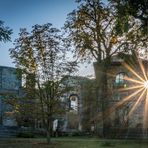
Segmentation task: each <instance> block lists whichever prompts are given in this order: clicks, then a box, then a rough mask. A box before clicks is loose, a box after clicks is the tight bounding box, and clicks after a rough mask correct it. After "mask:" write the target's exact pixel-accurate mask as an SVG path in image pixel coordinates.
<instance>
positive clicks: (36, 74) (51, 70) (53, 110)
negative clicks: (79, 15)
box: [10, 23, 76, 142]
mask: <svg viewBox="0 0 148 148" xmlns="http://www.w3.org/2000/svg"><path fill="white" fill-rule="evenodd" d="M59 32H60V31H59V30H58V29H56V28H53V27H52V25H51V24H49V23H48V24H44V25H35V26H33V27H32V31H31V33H29V32H27V30H26V29H21V30H20V34H19V36H20V37H19V38H18V39H16V41H15V47H14V48H12V49H10V55H11V58H13V59H14V63H15V64H16V66H17V67H18V68H19V69H21V71H22V73H23V74H25V75H26V79H27V81H26V82H27V83H26V92H27V96H28V97H30V99H31V98H35V99H36V100H37V103H38V109H39V112H40V113H41V119H42V123H43V125H44V127H45V128H46V131H47V142H50V136H51V129H52V122H53V120H54V117H55V116H57V115H58V114H59V113H60V112H61V109H62V106H61V100H60V97H61V95H62V94H63V93H64V92H65V90H66V87H65V86H64V85H63V83H62V82H63V81H64V78H65V77H66V75H69V74H71V73H73V72H74V71H75V70H76V68H75V66H76V62H70V61H66V57H65V53H66V50H65V48H64V47H63V46H62V38H61V36H60V34H59Z"/></svg>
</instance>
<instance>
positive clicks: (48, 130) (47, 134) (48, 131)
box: [46, 129, 51, 143]
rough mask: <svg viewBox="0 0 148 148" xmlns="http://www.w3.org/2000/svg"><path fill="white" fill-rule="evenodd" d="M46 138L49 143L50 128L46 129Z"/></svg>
mask: <svg viewBox="0 0 148 148" xmlns="http://www.w3.org/2000/svg"><path fill="white" fill-rule="evenodd" d="M46 139H47V143H50V142H51V134H50V129H47V132H46Z"/></svg>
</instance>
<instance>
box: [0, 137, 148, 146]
mask: <svg viewBox="0 0 148 148" xmlns="http://www.w3.org/2000/svg"><path fill="white" fill-rule="evenodd" d="M0 148H148V141H134V140H102V139H97V138H90V139H89V138H54V139H52V141H51V144H47V143H46V139H0Z"/></svg>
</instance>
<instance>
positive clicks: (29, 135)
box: [17, 132, 35, 138]
mask: <svg viewBox="0 0 148 148" xmlns="http://www.w3.org/2000/svg"><path fill="white" fill-rule="evenodd" d="M17 137H19V138H34V137H35V136H34V134H33V133H31V132H20V133H18V135H17Z"/></svg>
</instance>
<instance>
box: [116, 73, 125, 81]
mask: <svg viewBox="0 0 148 148" xmlns="http://www.w3.org/2000/svg"><path fill="white" fill-rule="evenodd" d="M125 76H126V74H125V73H123V72H121V73H118V74H117V75H116V79H115V83H116V84H124V83H125V80H124V77H125Z"/></svg>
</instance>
